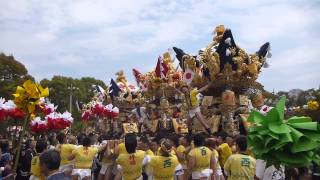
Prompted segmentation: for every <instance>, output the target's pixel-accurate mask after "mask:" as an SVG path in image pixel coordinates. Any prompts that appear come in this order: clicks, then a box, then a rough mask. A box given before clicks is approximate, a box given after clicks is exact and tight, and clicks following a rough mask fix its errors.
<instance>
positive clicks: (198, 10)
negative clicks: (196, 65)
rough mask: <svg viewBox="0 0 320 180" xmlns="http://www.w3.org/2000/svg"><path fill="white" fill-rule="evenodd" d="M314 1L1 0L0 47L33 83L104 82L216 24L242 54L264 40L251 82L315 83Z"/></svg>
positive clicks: (196, 43) (191, 49) (203, 39)
mask: <svg viewBox="0 0 320 180" xmlns="http://www.w3.org/2000/svg"><path fill="white" fill-rule="evenodd" d="M319 12H320V1H319V0H314V1H313V0H308V1H306V0H305V1H301V0H259V1H254V0H245V1H244V0H180V1H176V0H95V1H91V0H77V1H69V0H54V1H52V0H10V1H8V0H7V1H6V0H0V52H4V53H6V54H12V55H14V57H15V58H16V59H17V60H19V61H20V62H22V63H23V64H24V65H25V66H26V67H27V69H28V71H29V73H30V74H31V75H32V76H34V77H35V78H36V80H37V81H40V80H41V79H43V78H49V79H50V78H52V77H53V76H54V75H63V76H71V77H74V78H80V77H84V76H92V77H95V78H98V79H101V80H103V81H105V82H106V83H109V82H108V81H109V80H110V78H115V73H116V72H117V71H119V70H124V71H125V73H126V76H127V78H128V79H129V80H130V81H132V82H134V81H133V77H132V68H136V69H138V70H140V71H141V72H143V73H145V72H148V71H150V70H152V69H153V68H155V66H156V62H157V58H158V56H159V55H161V54H162V53H163V52H165V51H167V50H168V49H170V48H172V46H176V47H179V48H181V49H183V50H184V51H185V52H187V53H191V54H195V53H197V52H198V50H199V49H200V48H203V47H205V46H207V45H208V44H209V43H210V41H211V40H212V31H213V29H214V27H215V26H217V25H220V24H224V25H225V26H226V27H227V28H230V29H231V30H232V33H233V36H234V39H235V42H236V43H237V44H238V45H239V46H241V47H242V48H244V49H245V50H246V51H247V52H248V53H254V52H255V51H257V50H258V49H259V47H260V46H261V45H262V44H263V43H265V42H270V43H271V48H272V58H271V59H269V60H268V63H269V64H270V67H269V68H266V69H262V72H261V73H260V76H259V79H258V81H259V82H261V83H262V84H263V85H264V87H265V89H266V90H269V91H273V90H275V91H280V90H289V89H293V88H301V89H310V88H318V87H319V85H320V63H319V60H320V59H319V56H320V36H319V35H320V30H319V29H320V13H319Z"/></svg>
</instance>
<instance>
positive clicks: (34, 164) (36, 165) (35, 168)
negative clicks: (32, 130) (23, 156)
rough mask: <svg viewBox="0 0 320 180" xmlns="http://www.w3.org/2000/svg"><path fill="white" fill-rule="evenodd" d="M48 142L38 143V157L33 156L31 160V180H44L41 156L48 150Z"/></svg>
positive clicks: (40, 141)
mask: <svg viewBox="0 0 320 180" xmlns="http://www.w3.org/2000/svg"><path fill="white" fill-rule="evenodd" d="M47 145H48V144H47V142H46V141H43V140H39V141H37V143H36V152H37V155H36V156H33V158H32V160H31V176H30V180H44V179H45V178H44V175H43V174H42V173H41V167H40V160H39V155H40V154H41V153H42V152H43V151H45V150H46V149H47Z"/></svg>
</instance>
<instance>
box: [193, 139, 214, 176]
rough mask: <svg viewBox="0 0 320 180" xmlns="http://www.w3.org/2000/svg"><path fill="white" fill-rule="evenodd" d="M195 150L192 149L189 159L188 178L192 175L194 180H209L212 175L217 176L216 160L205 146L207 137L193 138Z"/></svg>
mask: <svg viewBox="0 0 320 180" xmlns="http://www.w3.org/2000/svg"><path fill="white" fill-rule="evenodd" d="M193 142H194V146H195V148H194V149H192V150H191V151H190V153H189V157H188V176H187V177H189V176H190V174H191V175H192V179H193V180H206V179H209V178H210V176H211V174H212V173H213V174H215V173H216V172H214V171H215V170H216V159H215V156H214V155H213V154H212V151H211V150H210V149H209V148H207V147H205V146H204V143H205V137H204V136H203V135H202V134H196V135H195V136H194V137H193Z"/></svg>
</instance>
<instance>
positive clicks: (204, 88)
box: [198, 83, 212, 93]
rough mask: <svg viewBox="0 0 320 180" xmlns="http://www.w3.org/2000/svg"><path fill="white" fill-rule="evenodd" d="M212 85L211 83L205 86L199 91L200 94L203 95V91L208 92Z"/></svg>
mask: <svg viewBox="0 0 320 180" xmlns="http://www.w3.org/2000/svg"><path fill="white" fill-rule="evenodd" d="M211 85H212V83H209V84H207V85H205V86H203V87H202V88H200V89H199V90H198V92H199V93H201V92H203V91H206V90H207V89H208V88H209V87H210V86H211Z"/></svg>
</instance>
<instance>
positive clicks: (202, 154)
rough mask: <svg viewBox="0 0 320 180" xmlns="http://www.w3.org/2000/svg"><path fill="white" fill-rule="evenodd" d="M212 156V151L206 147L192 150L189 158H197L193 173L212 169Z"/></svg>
mask: <svg viewBox="0 0 320 180" xmlns="http://www.w3.org/2000/svg"><path fill="white" fill-rule="evenodd" d="M211 155H212V151H211V150H210V149H209V148H207V147H205V146H201V147H196V148H194V149H192V150H191V151H190V153H189V156H191V157H194V158H195V167H194V169H193V171H198V172H200V171H202V170H204V169H208V168H210V158H211Z"/></svg>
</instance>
